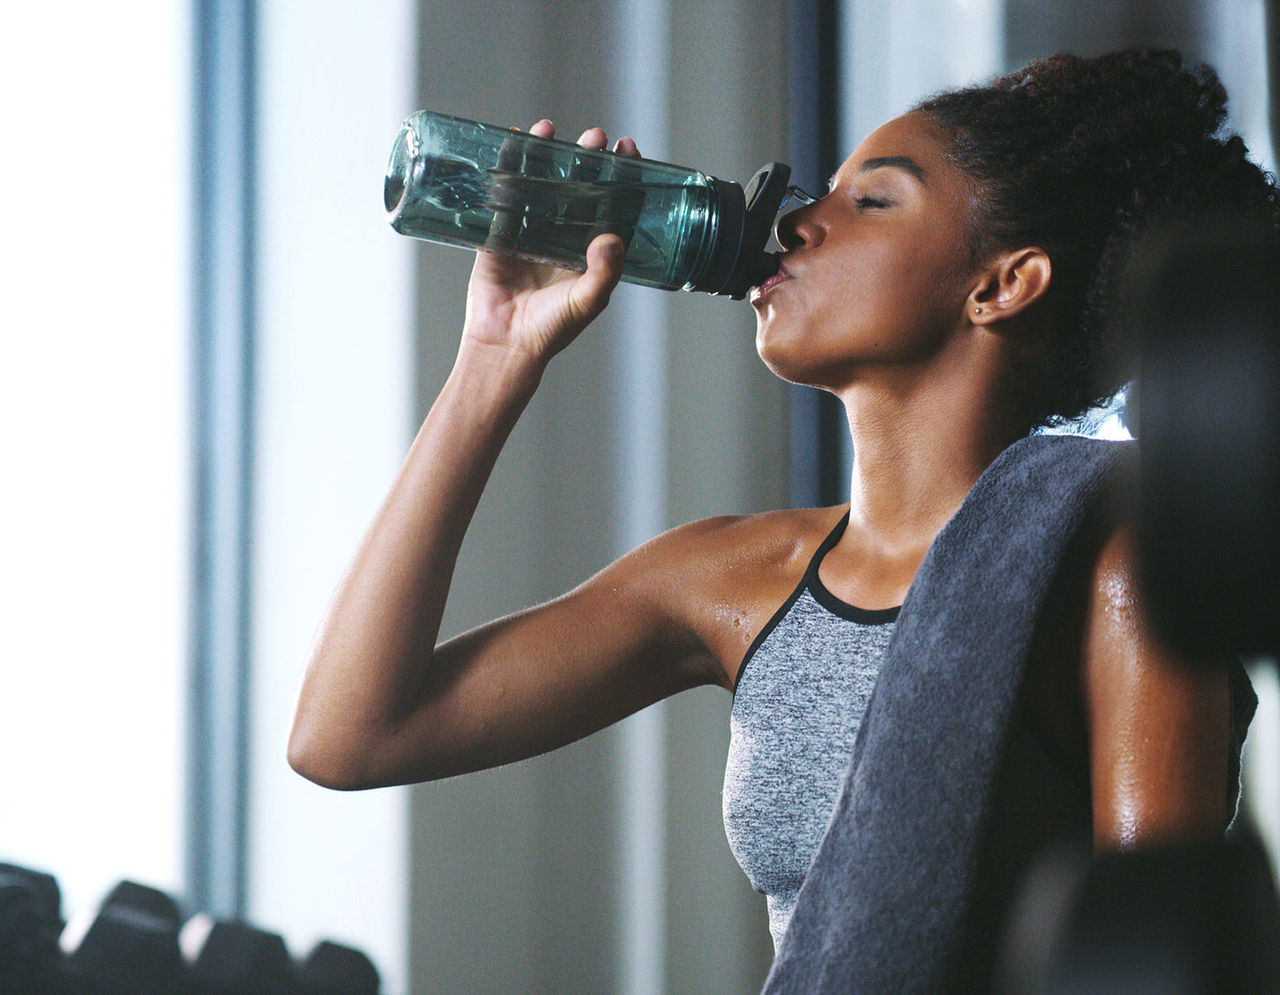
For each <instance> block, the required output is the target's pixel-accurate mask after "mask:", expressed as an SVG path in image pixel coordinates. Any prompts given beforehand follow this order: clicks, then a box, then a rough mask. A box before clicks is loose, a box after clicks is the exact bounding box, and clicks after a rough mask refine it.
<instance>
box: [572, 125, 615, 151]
mask: <svg viewBox="0 0 1280 995" xmlns="http://www.w3.org/2000/svg"><path fill="white" fill-rule="evenodd" d="M608 143H609V137H608V136H607V135H606V134H605V133H604V129H603V128H588V129H587V130H586V131H584V132H583V133H582V135H581V137H579V139H578V144H579V145H581V146H582V147H583V148H584V149H602V148H604V147H605V146H606V145H607V144H608Z"/></svg>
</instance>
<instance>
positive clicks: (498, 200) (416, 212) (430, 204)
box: [383, 111, 791, 298]
mask: <svg viewBox="0 0 1280 995" xmlns="http://www.w3.org/2000/svg"><path fill="white" fill-rule="evenodd" d="M790 174H791V169H790V167H789V166H787V165H785V164H783V163H776V162H775V163H769V164H768V165H767V166H764V167H762V168H761V169H760V170H759V171H758V172H757V173H756V175H755V177H753V179H752V180H751V182H750V183H749V184H748V185H747V188H746V189H745V190H744V189H743V188H742V187H741V186H739V185H738V184H737V183H734V182H732V181H727V180H720V179H717V178H716V177H714V176H708V175H707V174H705V173H700V172H698V171H697V170H694V169H686V168H685V167H683V166H673V165H671V164H669V163H664V162H655V161H653V160H649V159H636V158H633V157H630V156H624V155H617V154H615V153H612V152H603V151H596V150H594V149H583V148H581V147H579V146H577V145H574V144H573V143H571V142H563V141H559V140H558V139H552V138H539V137H537V136H535V135H530V134H527V133H524V132H519V131H513V130H511V129H509V128H501V127H498V126H496V125H491V124H480V123H478V122H476V121H467V120H463V119H462V118H456V117H449V116H447V115H444V114H435V113H432V112H430V111H418V113H416V114H414V115H413V116H411V117H410V118H409V119H408V120H406V121H405V122H404V125H403V126H402V127H401V129H400V133H399V135H397V136H396V140H395V145H394V146H393V147H392V150H391V157H390V160H389V162H388V163H387V176H386V181H385V183H384V185H383V202H384V205H385V206H386V210H387V219H388V220H389V221H390V222H391V227H393V228H394V229H395V230H396V231H398V232H400V233H401V234H402V235H411V236H414V237H415V238H423V239H427V240H429V241H432V242H443V243H445V244H448V245H459V246H465V247H468V248H473V249H484V250H487V251H491V252H505V253H510V254H512V255H515V256H519V257H520V258H523V259H529V260H532V261H534V262H545V263H551V264H553V265H556V266H563V267H566V268H568V269H576V270H583V269H585V268H586V251H587V245H588V243H590V241H591V240H592V239H593V238H594V237H595V236H596V235H599V234H601V233H603V232H612V233H614V234H617V235H619V236H621V238H622V240H623V242H624V244H625V245H626V255H625V257H624V259H623V264H622V279H624V280H626V281H628V282H631V283H639V284H643V285H644V286H648V287H659V288H661V289H663V290H701V291H706V292H708V293H713V294H725V295H727V296H730V297H734V298H741V297H743V296H744V295H745V294H746V292H747V291H748V290H749V289H750V288H751V287H753V286H755V285H756V284H758V283H760V282H761V281H763V280H765V279H766V278H768V277H769V276H771V275H772V274H773V273H775V272H776V271H777V268H778V264H777V257H776V255H774V254H773V253H769V252H766V251H765V245H766V244H767V242H768V240H769V235H770V233H771V231H772V229H773V222H774V219H775V217H776V216H777V213H778V210H779V208H780V206H781V205H782V202H783V200H784V198H785V197H786V195H787V193H788V190H789V188H788V186H787V181H788V179H789V178H790Z"/></svg>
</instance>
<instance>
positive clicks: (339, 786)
mask: <svg viewBox="0 0 1280 995" xmlns="http://www.w3.org/2000/svg"><path fill="white" fill-rule="evenodd" d="M352 755H353V752H352V751H347V750H342V749H340V748H337V747H335V746H334V745H333V744H330V743H326V742H324V741H322V740H320V739H319V738H318V737H317V736H315V735H313V734H311V733H309V732H308V730H307V729H306V727H305V726H304V725H303V724H302V723H297V724H295V725H294V727H293V731H292V733H291V734H290V736H289V749H288V760H289V766H290V767H292V768H293V770H294V771H295V772H296V773H298V774H301V775H302V776H303V777H305V778H306V779H307V780H308V781H310V782H311V783H312V784H318V785H319V786H320V787H322V788H329V789H331V790H333V791H359V790H361V789H363V788H370V787H374V784H373V783H372V782H371V781H369V779H368V778H367V777H366V776H365V772H364V771H362V770H360V769H358V766H359V765H357V764H355V763H352V762H351V760H350V757H351V756H352Z"/></svg>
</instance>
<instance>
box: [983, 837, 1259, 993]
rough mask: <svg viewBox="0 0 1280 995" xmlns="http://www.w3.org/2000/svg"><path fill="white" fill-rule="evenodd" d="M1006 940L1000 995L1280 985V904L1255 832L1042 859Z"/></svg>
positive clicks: (1079, 849)
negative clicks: (1222, 839) (1187, 843)
mask: <svg viewBox="0 0 1280 995" xmlns="http://www.w3.org/2000/svg"><path fill="white" fill-rule="evenodd" d="M1011 921H1012V923H1013V926H1012V929H1011V930H1010V932H1009V934H1008V935H1007V936H1006V942H1005V944H1004V948H1003V949H1004V960H1003V963H1002V965H1001V975H1000V984H999V986H998V991H1001V992H1003V993H1005V995H1030V993H1033V992H1035V993H1044V995H1076V993H1079V995H1085V993H1090V995H1092V993H1095V992H1124V993H1142V992H1150V993H1152V995H1156V993H1159V995H1216V993H1219V992H1247V993H1253V992H1258V993H1275V992H1280V906H1278V905H1277V901H1276V890H1275V883H1274V881H1273V879H1272V876H1271V870H1270V868H1269V867H1268V865H1267V858H1266V854H1265V852H1264V851H1263V849H1262V846H1261V844H1260V843H1259V842H1258V841H1257V839H1256V837H1253V836H1252V835H1245V836H1244V838H1242V839H1238V840H1233V841H1232V842H1230V843H1227V844H1221V843H1205V844H1198V845H1194V846H1180V847H1167V848H1150V849H1143V850H1137V851H1133V852H1131V853H1110V854H1102V855H1100V856H1097V857H1093V856H1091V854H1090V852H1089V847H1088V844H1087V842H1084V843H1081V844H1080V845H1079V846H1076V847H1068V848H1064V849H1062V850H1059V851H1056V852H1054V853H1052V854H1050V855H1048V856H1047V857H1046V858H1045V859H1044V860H1042V861H1041V862H1040V864H1039V865H1038V866H1037V868H1036V870H1035V872H1034V873H1033V874H1032V875H1031V876H1030V877H1029V878H1028V879H1027V881H1026V882H1025V884H1024V890H1023V893H1022V895H1021V897H1020V900H1019V903H1018V906H1017V909H1016V912H1015V915H1014V916H1013V918H1012V920H1011Z"/></svg>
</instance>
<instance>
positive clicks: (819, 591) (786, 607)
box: [733, 511, 902, 694]
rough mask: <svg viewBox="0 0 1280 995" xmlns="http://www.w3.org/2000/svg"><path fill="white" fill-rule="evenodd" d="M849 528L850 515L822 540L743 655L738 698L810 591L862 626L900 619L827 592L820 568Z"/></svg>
mask: <svg viewBox="0 0 1280 995" xmlns="http://www.w3.org/2000/svg"><path fill="white" fill-rule="evenodd" d="M848 525H849V512H847V511H846V512H845V513H844V514H843V515H842V516H841V518H840V521H838V522H836V526H835V528H834V529H832V530H831V532H830V534H829V535H828V536H827V537H826V538H825V539H823V540H822V545H820V546H819V547H818V548H817V550H816V551H815V552H814V554H813V557H812V558H811V559H810V560H809V565H808V566H807V567H805V571H804V575H803V576H802V577H801V578H800V583H798V584H797V585H796V587H795V590H794V591H792V592H791V594H790V595H789V596H788V597H787V600H786V601H784V602H783V603H782V604H781V605H780V606H779V608H778V610H777V611H776V612H774V613H773V615H772V616H771V617H770V618H769V621H768V622H766V623H765V625H764V628H763V629H761V630H760V631H759V633H757V634H756V638H755V639H753V640H751V645H750V646H748V647H747V652H746V653H744V654H743V657H742V663H741V665H740V666H739V667H738V674H737V676H736V677H735V678H734V681H733V693H734V694H736V693H737V691H738V686H739V685H740V684H741V683H742V674H743V672H744V671H745V670H746V669H747V664H748V663H750V662H751V658H752V657H754V656H755V655H756V651H757V650H758V649H759V648H760V646H761V644H762V643H763V642H764V641H765V640H766V639H768V638H769V634H770V633H772V632H773V630H774V629H776V628H777V627H778V623H779V622H781V621H782V620H783V619H784V618H786V617H787V613H788V612H790V611H791V609H792V608H793V607H794V606H795V603H796V602H797V601H799V600H800V595H802V594H803V593H804V592H805V589H806V588H808V590H809V592H810V593H811V594H812V595H813V599H814V600H815V601H817V602H818V604H820V605H822V607H823V608H825V609H826V610H827V611H829V612H831V614H833V615H835V616H837V617H839V618H843V619H846V620H848V621H850V622H860V623H862V624H863V625H885V624H887V623H889V622H894V621H896V620H897V618H898V612H899V611H901V610H902V609H901V607H898V608H859V607H857V606H856V605H851V604H848V603H847V602H845V601H841V600H840V599H839V598H837V597H836V596H835V595H834V594H832V593H831V592H830V591H828V590H827V588H826V585H824V584H823V583H822V581H820V580H819V579H818V567H819V566H820V565H821V563H822V560H823V557H825V556H826V555H827V553H829V552H830V551H831V549H832V548H833V547H834V546H835V544H836V543H837V542H839V541H840V537H841V536H842V535H844V530H845V529H846V528H847V527H848Z"/></svg>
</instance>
